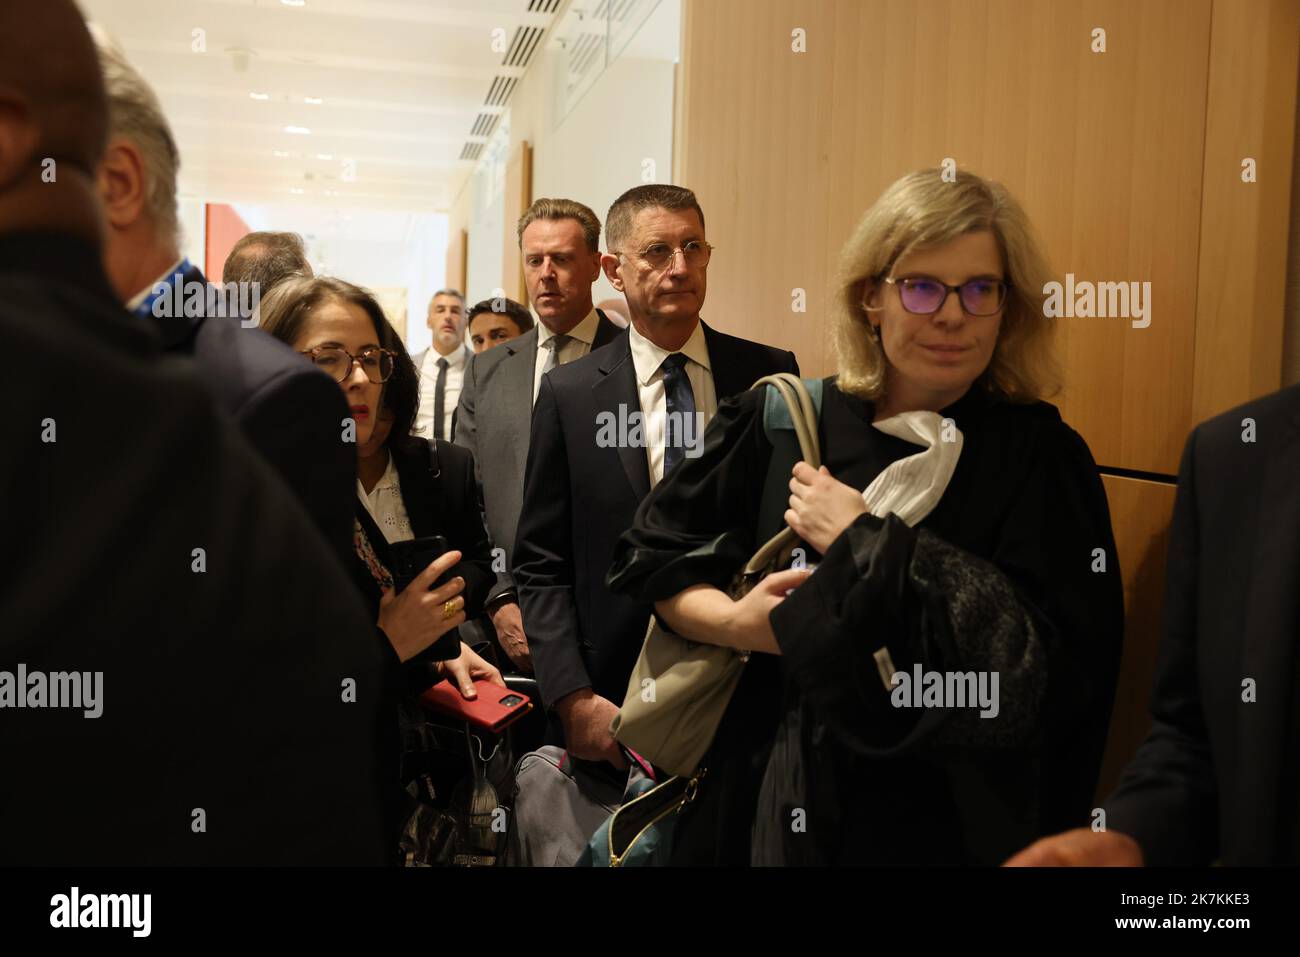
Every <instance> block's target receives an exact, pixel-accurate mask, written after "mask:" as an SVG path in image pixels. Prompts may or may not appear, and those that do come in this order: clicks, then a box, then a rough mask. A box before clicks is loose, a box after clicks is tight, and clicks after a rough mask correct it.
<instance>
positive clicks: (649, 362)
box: [627, 321, 710, 385]
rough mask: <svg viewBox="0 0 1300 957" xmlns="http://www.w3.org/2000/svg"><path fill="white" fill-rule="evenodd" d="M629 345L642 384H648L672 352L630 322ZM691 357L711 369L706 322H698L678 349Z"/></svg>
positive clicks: (638, 378) (687, 356)
mask: <svg viewBox="0 0 1300 957" xmlns="http://www.w3.org/2000/svg"><path fill="white" fill-rule="evenodd" d="M627 331H628V345H629V346H630V347H631V348H632V364H633V365H634V366H635V367H636V378H637V381H638V382H640V383H641V384H642V385H647V384H648V383H649V382H650V379H651V378H652V377H653V376H654V374H655V373H656V372H658V371H659V367H660V366H661V365H663V362H664V360H665V359H666V358H668V356H670V355H671V354H672V353H670V352H669V351H668V350H667V349H664V348H662V347H660V346H657V345H655V344H654V343H653V342H651V341H650V340H649V339H647V338H646V337H645V336H643V335H641V333H639V332H637V330H636V326H635V325H633V324H631V323H629V324H628V327H627ZM677 351H678V352H680V353H682V354H683V355H685V356H686V358H688V359H690V360H691V361H692V362H697V363H699V364H700V365H702V366H704V368H706V369H709V368H710V366H709V346H708V343H707V342H706V341H705V339H704V323H703V322H698V321H697V322H696V323H695V331H694V332H692V333H691V337H690V338H689V339H687V340H686V342H685V343H684V344H683V345H682V347H681V348H680V349H678V350H677Z"/></svg>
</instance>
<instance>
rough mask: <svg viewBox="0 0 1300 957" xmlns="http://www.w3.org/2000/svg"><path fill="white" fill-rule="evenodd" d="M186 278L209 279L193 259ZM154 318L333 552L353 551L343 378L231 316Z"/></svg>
mask: <svg viewBox="0 0 1300 957" xmlns="http://www.w3.org/2000/svg"><path fill="white" fill-rule="evenodd" d="M168 281H170V277H169V279H168ZM183 281H184V282H185V283H186V285H188V284H189V283H206V279H205V278H204V276H203V273H202V272H200V271H199V269H198V268H197V267H194V266H191V267H190V268H189V270H187V271H186V272H185V273H184V274H183ZM205 302H206V300H205ZM154 321H155V322H156V323H157V326H158V329H159V331H160V333H161V335H162V344H163V348H164V349H165V350H166V351H168V352H171V353H174V354H177V355H186V356H192V357H193V358H194V359H196V360H197V361H198V366H199V373H200V374H201V375H202V377H203V380H204V381H205V382H206V383H207V385H208V388H209V389H210V390H211V392H212V395H213V397H214V398H216V400H217V404H218V405H219V406H220V407H221V408H222V409H224V410H225V411H226V412H227V413H228V414H229V415H230V416H232V417H233V418H234V420H235V422H236V423H237V424H238V425H239V427H240V428H241V429H242V430H243V432H244V435H245V437H246V438H247V439H248V441H249V442H250V443H251V444H252V446H253V447H254V448H255V449H257V451H258V452H260V453H261V454H262V457H263V458H265V459H266V460H267V461H268V462H269V463H271V465H272V466H273V467H274V468H275V470H276V471H277V472H279V473H280V475H281V476H282V477H283V478H284V480H285V482H286V483H287V484H288V486H289V488H290V489H291V490H292V491H293V493H294V494H295V495H297V496H298V499H299V500H300V501H301V502H302V503H303V506H304V507H305V508H306V509H307V512H308V513H309V514H310V515H311V516H312V518H313V520H314V521H315V522H316V526H317V527H318V528H319V529H320V530H321V532H322V533H323V534H324V535H325V537H326V539H327V540H328V541H329V542H330V543H331V544H332V545H333V546H334V548H335V550H336V552H337V553H338V554H339V555H340V556H347V555H348V554H350V552H351V550H352V512H353V503H354V502H355V499H356V496H355V495H354V489H355V487H356V474H357V453H356V445H355V444H353V443H350V442H344V441H343V420H344V419H345V418H346V417H347V416H348V415H349V412H348V405H347V400H346V399H345V398H344V397H343V391H342V390H341V389H340V388H339V385H338V383H337V382H334V381H333V380H331V379H330V377H329V376H327V375H325V373H323V372H321V371H320V370H319V369H317V368H315V367H314V366H313V365H312V364H311V363H310V362H308V361H307V360H306V359H305V358H304V357H303V356H300V355H297V354H296V353H294V351H293V350H292V349H290V348H289V347H288V346H286V345H285V344H284V343H282V342H280V341H278V340H276V339H274V338H272V337H271V336H268V335H267V334H266V333H265V332H263V331H262V330H261V329H258V328H256V327H249V328H244V327H243V326H242V325H241V323H240V320H239V319H238V318H237V317H235V316H233V315H214V316H208V315H198V316H184V315H180V316H174V317H167V318H156V319H155V320H154Z"/></svg>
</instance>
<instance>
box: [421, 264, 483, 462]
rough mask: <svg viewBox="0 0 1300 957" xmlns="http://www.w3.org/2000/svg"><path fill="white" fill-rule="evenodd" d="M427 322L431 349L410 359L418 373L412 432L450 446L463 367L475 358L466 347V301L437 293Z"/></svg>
mask: <svg viewBox="0 0 1300 957" xmlns="http://www.w3.org/2000/svg"><path fill="white" fill-rule="evenodd" d="M427 322H428V324H429V330H430V331H431V332H432V333H433V345H432V346H430V347H429V348H428V349H425V350H424V351H423V352H418V353H416V354H415V355H413V356H411V359H412V361H414V362H415V368H416V370H417V371H418V372H419V373H420V411H419V412H418V413H416V416H415V432H416V434H418V435H422V436H424V437H425V438H426V439H446V440H447V441H448V442H450V441H451V438H452V429H453V425H454V420H453V416H454V415H455V412H456V403H457V401H458V400H459V398H460V389H461V385H462V383H463V382H464V381H465V364H466V363H468V362H469V360H470V357H471V356H473V355H474V353H473V352H471V351H470V348H469V346H467V345H465V297H464V296H462V295H461V294H460V293H459V292H457V291H456V290H455V289H439V290H438V291H437V292H435V293H434V294H433V298H432V299H431V300H429V317H428V320H427Z"/></svg>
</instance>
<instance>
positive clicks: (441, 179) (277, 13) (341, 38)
mask: <svg viewBox="0 0 1300 957" xmlns="http://www.w3.org/2000/svg"><path fill="white" fill-rule="evenodd" d="M80 2H81V5H82V8H83V10H84V11H85V13H86V15H87V17H88V18H90V19H92V20H95V21H98V22H99V23H101V24H102V25H103V26H104V27H105V28H106V29H107V30H108V31H109V32H110V33H111V34H112V35H113V36H114V37H115V38H116V39H117V40H118V41H119V42H120V43H121V45H122V47H123V48H124V49H125V51H126V53H127V55H128V56H129V57H130V58H131V60H132V62H133V63H134V65H135V66H136V67H137V68H138V69H139V70H140V72H141V73H142V74H143V75H144V76H145V77H146V79H148V81H149V82H150V83H151V84H152V85H153V87H154V89H155V90H156V91H157V93H158V96H159V98H160V99H161V100H162V104H163V109H164V110H165V112H166V114H167V117H168V119H169V121H170V122H171V124H172V129H173V132H174V133H175V135H176V139H177V144H178V146H179V147H180V151H181V158H182V166H181V183H180V188H181V192H182V194H183V195H187V196H194V197H199V198H202V199H205V200H209V201H214V202H216V201H221V202H241V203H256V202H268V203H303V204H310V205H313V206H340V207H344V206H346V207H352V208H366V207H369V208H374V209H394V210H406V211H434V210H445V209H447V208H448V207H449V206H450V204H451V203H452V201H453V199H454V197H455V195H456V193H457V192H458V191H459V188H460V184H461V183H462V182H463V180H464V179H465V177H466V176H468V175H469V173H470V172H471V171H472V168H473V165H474V164H473V163H472V162H469V161H465V160H461V159H460V158H459V157H460V154H461V150H462V149H463V148H464V146H465V144H466V142H467V140H468V139H469V138H470V131H471V128H472V127H473V126H474V123H475V120H476V118H477V117H478V116H479V114H480V113H483V112H494V111H495V109H499V108H495V109H494V108H485V107H484V100H485V97H486V96H487V94H488V91H489V89H490V88H491V86H492V81H493V78H494V77H496V76H499V75H500V76H506V77H519V76H521V75H522V74H523V72H524V69H523V68H522V67H517V66H504V65H503V60H504V59H505V54H503V53H502V52H501V50H500V42H501V40H502V38H504V44H505V45H507V46H508V45H509V44H510V43H511V42H512V41H513V39H514V37H515V33H516V29H517V28H519V27H537V28H540V29H545V28H546V27H547V26H548V25H549V24H550V22H551V20H552V18H553V16H554V13H553V12H531V13H530V12H529V10H530V8H533V9H535V10H553V8H555V7H558V6H560V3H559V0H304V2H303V5H301V6H290V5H287V4H285V3H284V2H282V0H80ZM294 2H298V0H294ZM196 30H202V31H204V33H203V35H202V36H203V40H204V42H205V45H206V52H195V51H194V50H193V48H192V47H193V45H194V39H193V38H194V36H195V34H194V31H196ZM498 31H500V32H498ZM494 39H495V40H497V41H498V48H497V49H496V50H494V49H493V41H494ZM539 45H540V44H539ZM241 51H247V52H241ZM241 64H242V67H243V68H242V69H241ZM251 93H259V94H262V93H264V94H267V95H269V97H270V98H269V99H267V100H254V99H252V98H251V97H250V94H251ZM307 98H319V99H320V100H321V101H322V102H321V103H319V104H312V103H308V102H306V99H307ZM290 126H293V127H301V128H304V129H307V130H310V133H309V134H297V133H292V132H287V131H286V127H290ZM277 152H279V153H287V154H289V155H287V156H284V155H277ZM347 161H352V163H353V164H354V165H353V169H354V170H355V181H351V182H349V181H347V172H346V171H347V166H346V165H345V164H346V162H347Z"/></svg>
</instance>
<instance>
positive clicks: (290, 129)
mask: <svg viewBox="0 0 1300 957" xmlns="http://www.w3.org/2000/svg"><path fill="white" fill-rule="evenodd" d="M284 131H285V132H286V133H298V134H301V135H302V136H307V135H309V134H310V133H311V130H309V129H308V128H307V127H305V126H286V127H285V128H284Z"/></svg>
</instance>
